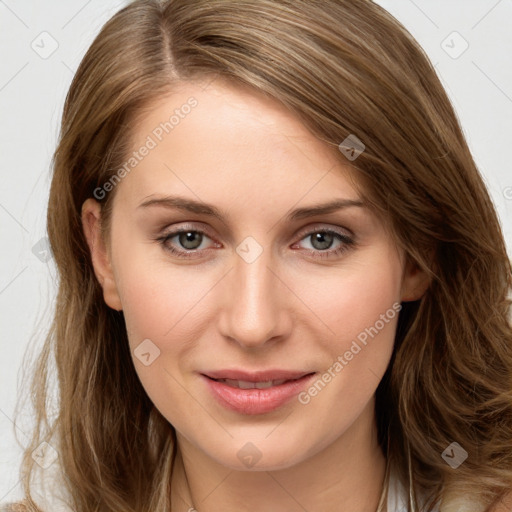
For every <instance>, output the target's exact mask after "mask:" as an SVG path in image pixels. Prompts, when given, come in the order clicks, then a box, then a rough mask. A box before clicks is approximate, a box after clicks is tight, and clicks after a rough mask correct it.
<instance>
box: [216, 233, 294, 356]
mask: <svg viewBox="0 0 512 512" xmlns="http://www.w3.org/2000/svg"><path fill="white" fill-rule="evenodd" d="M258 246H259V244H258V245H256V243H255V241H254V239H253V240H245V241H244V242H242V243H241V244H240V245H239V246H238V247H237V253H236V254H235V255H234V260H233V261H234V263H233V265H234V269H233V272H230V279H229V284H228V287H229V290H227V294H228V297H229V298H228V300H227V301H226V302H225V310H224V311H223V313H222V314H223V318H224V322H223V323H222V331H223V334H224V335H225V336H227V337H229V338H232V339H234V340H236V341H237V342H238V343H239V344H240V345H243V346H246V347H257V346H261V345H263V344H265V342H266V341H267V340H269V339H271V338H274V337H276V336H279V335H283V334H284V332H285V328H286V325H289V324H288V322H286V321H285V315H286V312H285V310H284V308H283V307H282V306H283V304H282V302H281V300H280V297H279V294H280V292H281V286H280V283H279V279H278V278H277V277H276V276H275V275H274V272H272V271H271V270H270V268H269V267H271V265H272V255H271V251H270V250H269V249H265V250H263V248H262V247H261V246H259V247H258Z"/></svg>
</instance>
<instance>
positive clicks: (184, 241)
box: [180, 231, 201, 249]
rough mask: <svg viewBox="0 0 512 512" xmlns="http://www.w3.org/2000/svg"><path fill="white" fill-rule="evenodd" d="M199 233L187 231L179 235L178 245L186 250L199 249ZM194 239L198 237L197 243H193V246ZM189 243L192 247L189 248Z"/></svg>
mask: <svg viewBox="0 0 512 512" xmlns="http://www.w3.org/2000/svg"><path fill="white" fill-rule="evenodd" d="M198 235H199V233H196V232H195V231H187V232H186V233H181V234H180V243H181V245H182V246H183V247H185V248H186V249H197V247H199V246H200V245H201V237H200V235H199V236H198ZM195 237H198V238H199V243H197V241H196V242H195V246H194V238H195ZM189 243H192V247H190V246H189V245H188V244H189Z"/></svg>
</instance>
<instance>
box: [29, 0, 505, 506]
mask: <svg viewBox="0 0 512 512" xmlns="http://www.w3.org/2000/svg"><path fill="white" fill-rule="evenodd" d="M215 76H222V77H223V78H227V79H229V80H231V81H232V82H233V83H237V84H244V85H246V86H249V87H252V88H254V90H256V91H260V92H263V93H264V94H266V95H268V96H269V97H272V98H274V99H276V100H278V101H280V102H281V103H282V104H283V105H285V106H287V107H288V108H289V109H290V110H291V111H292V112H293V113H294V114H295V115H296V116H298V117H299V118H300V119H301V121H302V122H303V123H304V124H305V125H306V126H307V127H308V128H309V129H310V130H311V132H312V133H313V134H315V135H316V136H318V137H319V138H320V139H321V140H323V141H324V142H325V144H326V148H334V149H336V148H337V146H338V145H339V144H340V142H341V141H343V140H344V139H346V137H347V136H349V135H351V134H352V135H356V136H357V138H358V139H360V140H361V141H362V142H363V143H364V144H365V150H364V151H363V152H362V153H361V154H360V156H359V157H358V158H357V160H354V161H352V162H351V164H352V166H353V167H354V169H356V170H357V172H358V176H359V178H360V179H359V183H360V185H361V193H362V194H363V195H364V197H365V199H366V200H367V201H369V202H370V203H371V204H372V205H373V207H374V208H375V211H377V212H378V213H379V215H381V216H382V217H383V218H385V219H388V220H389V222H390V225H391V226H392V233H393V236H394V238H396V241H397V243H398V244H399V245H400V246H401V247H402V248H403V249H404V250H405V252H406V254H407V258H408V260H409V261H411V262H414V263H415V264H416V265H417V266H418V267H420V268H421V269H423V270H425V271H426V272H427V273H428V275H429V276H430V278H431V284H430V287H429V289H428V290H427V292H426V293H425V295H424V296H423V297H422V298H421V299H420V300H418V301H415V302H410V303H404V304H403V309H402V311H401V313H400V318H399V322H398V328H397V334H396V340H395V349H394V353H393V357H392V360H391V362H390V365H389V367H388V370H387V372H386V374H385V376H384V378H383V379H382V381H381V383H380V385H379V387H378V390H377V396H376V398H377V400H376V417H377V424H378V432H379V441H380V443H381V446H382V449H383V450H384V453H385V454H386V457H387V461H388V465H389V466H388V467H393V468H394V469H395V470H396V472H397V474H398V476H399V478H400V480H401V482H402V483H403V484H404V485H405V486H406V488H407V489H409V485H410V484H411V487H410V489H409V490H410V493H411V497H412V498H411V502H415V501H417V498H416V495H417V493H419V492H420V491H421V492H422V493H425V492H426V493H427V494H426V495H427V496H429V500H428V502H427V503H426V506H425V510H431V508H432V507H433V506H434V505H435V504H438V503H439V502H440V500H441V499H442V502H443V504H446V503H450V500H452V499H455V498H456V497H458V496H468V497H471V499H472V500H474V501H481V502H482V505H483V506H484V507H485V510H491V507H492V506H494V505H495V504H497V503H498V502H499V500H500V499H502V498H503V496H504V495H505V493H506V492H507V491H508V490H510V489H511V488H512V391H511V390H512V331H511V325H510V319H509V317H508V315H509V312H510V303H511V301H510V300H509V298H508V293H509V291H510V290H511V287H512V268H511V265H510V261H509V259H508V256H507V252H506V247H505V244H504V239H503V235H502V232H501V228H500V224H499V221H498V218H497V215H496V213H495V210H494V207H493V204H492V202H491V200H490V197H489V194H488V192H487V191H486V188H485V186H484V183H483V180H482V177H481V176H480V174H479V171H478V170H477V167H476V165H475V162H474V160H473V158H472V155H471V153H470V150H469V149H468V145H467V143H466V141H465V139H464V136H463V133H462V131H461V128H460V126H459V123H458V121H457V118H456V115H455V113H454V111H453V108H452V106H451V104H450V101H449V99H448V98H447V95H446V93H445V91H444V90H443V87H442V85H441V83H440V81H439V79H438V77H437V75H436V73H435V71H434V69H433V67H432V65H431V64H430V62H429V60H428V58H427V57H426V55H425V54H424V52H423V50H422V49H421V48H420V47H419V45H418V43H417V42H416V41H415V40H414V39H413V37H412V36H411V35H410V34H409V33H408V32H407V30H406V29H405V28H404V27H403V26H402V25H401V24H400V23H399V22H398V21H397V20H396V19H394V18H393V17H392V16H391V15H390V14H389V13H387V12H386V11H385V10H384V9H382V8H381V7H379V6H378V5H376V4H374V3H373V2H371V1H369V0H322V1H315V0H237V1H233V0H194V1H192V2H191V1H190V0H168V1H162V2H158V1H157V0H135V1H133V2H132V3H131V4H130V5H128V6H127V7H125V8H123V9H122V10H120V11H119V12H118V13H117V14H116V15H115V16H114V17H113V18H112V19H111V20H110V21H108V23H106V25H105V26H104V27H103V29H102V30H101V32H100V34H99V35H98V36H97V37H96V39H95V41H94V42H93V44H92V46H91V47H90V48H89V50H88V51H87V53H86V55H85V57H84V58H83V60H82V62H81V64H80V67H79V69H78V71H77V73H76V75H75V77H74V79H73V82H72V85H71V87H70V90H69V93H68V95H67V98H66V102H65V107H64V113H63V116H62V129H61V135H60V141H59V144H58V147H57V149H56V151H55V154H54V159H53V179H52V184H51V191H50V198H49V204H48V235H49V239H50V243H51V248H52V251H53V255H54V257H55V262H56V265H57V268H58V272H59V288H58V297H57V301H56V305H55V316H54V320H53V324H52V327H51V330H50V332H49V333H48V336H47V339H46V342H45V345H44V348H43V350H42V352H41V354H40V356H39V359H38V363H37V366H36V367H35V369H34V377H33V383H32V397H33V403H34V408H35V412H36V421H37V426H36V428H35V429H34V434H33V438H32V441H31V443H30V445H29V446H27V447H26V451H25V457H24V463H23V468H22V471H23V477H24V489H25V494H26V496H27V502H28V503H29V504H30V505H31V506H35V504H34V503H33V502H32V500H31V493H30V484H29V481H30V475H31V472H32V471H33V469H34V460H33V459H32V457H31V453H32V451H33V450H34V449H35V448H36V447H37V446H39V445H40V443H41V442H42V441H45V440H46V441H49V440H52V441H51V442H52V446H54V447H56V449H57V451H58V454H59V463H60V465H61V466H62V471H63V474H64V481H63V482H62V484H63V485H64V484H65V485H66V486H67V489H68V490H69V494H70V496H71V499H72V508H73V510H76V511H77V512H78V511H80V512H92V511H100V510H101V511H119V510H123V511H126V512H128V511H133V512H135V511H136V512H141V511H150V510H151V511H153V512H155V511H156V512H158V511H161V512H163V511H164V510H169V509H170V508H169V507H170V504H169V496H170V490H169V486H170V476H171V473H172V468H173V461H174V458H175V455H176V437H175V432H174V429H173V427H172V425H170V424H169V423H168V421H167V420H166V419H165V418H164V417H163V416H162V415H161V414H160V413H159V412H158V411H157V410H156V409H155V407H154V406H153V404H152V403H151V401H150V399H149V398H148V396H147V395H146V393H145V391H144V389H143V388H142V385H141V384H140V382H139V379H138V377H137V374H136V372H135V369H134V367H133V363H132V360H131V357H130V353H129V346H128V339H127V334H126V328H125V324H124V318H123V313H122V312H118V311H114V310H112V309H110V308H109V307H107V305H106V304H105V302H104V300H103V296H102V290H101V287H100V285H99V283H98V281H97V279H96V277H95V275H94V272H93V267H92V264H91V259H90V254H89V250H88V247H87V244H86V241H85V238H84V234H83V230H82V226H81V217H80V214H81V207H82V204H83V202H84V201H85V200H86V199H87V198H89V197H93V194H94V191H95V190H96V189H97V188H98V187H101V186H102V184H104V183H105V182H107V181H108V180H109V178H111V176H112V175H113V174H115V172H116V171H117V169H119V168H120V167H121V166H122V165H123V162H124V161H125V160H126V155H127V154H128V153H129V151H130V142H131V140H130V133H131V132H130V128H132V127H133V126H134V125H135V122H136V119H138V118H139V116H141V115H144V113H145V112H146V111H147V108H148V106H150V105H151V103H152V102H153V101H154V100H156V99H157V98H161V97H162V96H163V95H165V94H168V93H169V92H171V91H172V89H173V85H174V84H176V83H177V82H179V81H183V80H187V79H195V78H209V79H213V78H214V77H215ZM338 156H339V158H340V160H342V161H343V162H344V163H347V160H346V158H345V155H344V154H342V153H341V152H338ZM115 192H116V189H115V188H114V190H112V191H111V192H110V193H108V194H106V196H105V198H104V199H103V200H102V221H103V225H104V227H105V236H108V225H109V219H110V214H111V207H112V199H113V197H114V195H115ZM52 361H54V364H55V365H56V368H57V377H58V391H59V403H58V413H57V414H56V415H55V417H52V418H50V417H49V412H48V411H49V404H48V394H49V382H50V380H51V375H50V371H49V368H51V364H52ZM126 397H129V400H127V399H126ZM453 442H457V443H458V444H459V445H460V446H461V447H462V448H463V449H464V450H465V451H466V452H467V453H468V458H467V460H465V461H464V463H463V464H462V465H460V466H459V467H458V468H457V469H456V470H454V469H452V468H451V467H450V466H449V465H448V464H447V463H446V462H445V461H444V460H443V458H442V453H443V452H444V451H445V450H446V449H447V448H448V447H449V446H450V445H451V443H453Z"/></svg>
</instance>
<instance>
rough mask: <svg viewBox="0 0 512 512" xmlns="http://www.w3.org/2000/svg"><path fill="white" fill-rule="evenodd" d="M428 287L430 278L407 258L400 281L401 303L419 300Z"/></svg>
mask: <svg viewBox="0 0 512 512" xmlns="http://www.w3.org/2000/svg"><path fill="white" fill-rule="evenodd" d="M429 285H430V277H429V276H428V274H427V273H426V272H425V271H424V270H422V269H420V268H419V267H418V265H417V264H416V263H415V262H413V261H411V260H410V259H409V258H407V262H406V264H405V268H404V274H403V279H402V299H401V300H402V302H409V301H415V300H418V299H420V298H421V297H422V296H423V294H424V293H425V292H426V291H427V289H428V287H429Z"/></svg>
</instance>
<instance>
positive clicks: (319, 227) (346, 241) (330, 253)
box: [155, 222, 357, 260]
mask: <svg viewBox="0 0 512 512" xmlns="http://www.w3.org/2000/svg"><path fill="white" fill-rule="evenodd" d="M187 231H192V232H195V233H200V234H201V235H205V236H206V237H208V238H210V239H211V240H212V241H213V242H214V244H215V245H216V246H217V247H218V246H219V242H217V241H216V240H215V237H213V236H211V235H210V233H209V229H208V228H206V227H198V226H197V225H194V224H193V223H190V222H189V223H184V224H183V225H180V226H179V227H173V228H171V229H170V230H169V231H168V232H165V231H164V232H162V234H161V235H159V236H157V237H156V238H155V240H156V241H157V242H159V244H160V245H161V246H162V248H163V249H164V250H165V251H167V252H168V253H170V254H172V255H174V256H175V257H177V258H181V259H198V258H201V254H202V253H204V252H205V251H209V250H210V249H211V247H209V248H206V249H190V250H186V249H177V248H176V247H174V246H172V245H171V246H167V245H166V243H167V242H168V241H169V240H170V239H171V238H174V237H175V236H178V235H179V234H181V233H183V232H187ZM318 232H320V233H324V232H325V233H331V234H334V235H335V236H337V237H339V240H340V242H341V243H342V245H341V246H340V247H338V248H337V249H327V250H325V251H321V250H314V249H303V250H304V251H306V253H308V254H309V255H310V256H311V257H312V258H313V259H317V260H322V259H326V260H328V259H331V258H332V259H336V257H338V256H339V257H341V255H342V254H343V253H344V252H345V251H346V250H349V249H350V248H351V247H355V246H357V241H356V237H355V236H354V234H353V232H352V230H350V229H348V228H344V227H341V226H332V225H329V224H322V223H319V224H316V225H314V226H311V224H309V225H308V226H305V227H303V228H302V229H301V231H300V232H299V234H296V235H295V236H294V239H297V241H296V242H295V243H294V244H293V245H292V247H294V246H297V245H298V244H300V242H302V240H304V239H305V238H307V237H308V236H311V235H313V234H314V233H318ZM347 232H348V233H350V234H347ZM221 246H222V244H221ZM198 255H199V256H198Z"/></svg>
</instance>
